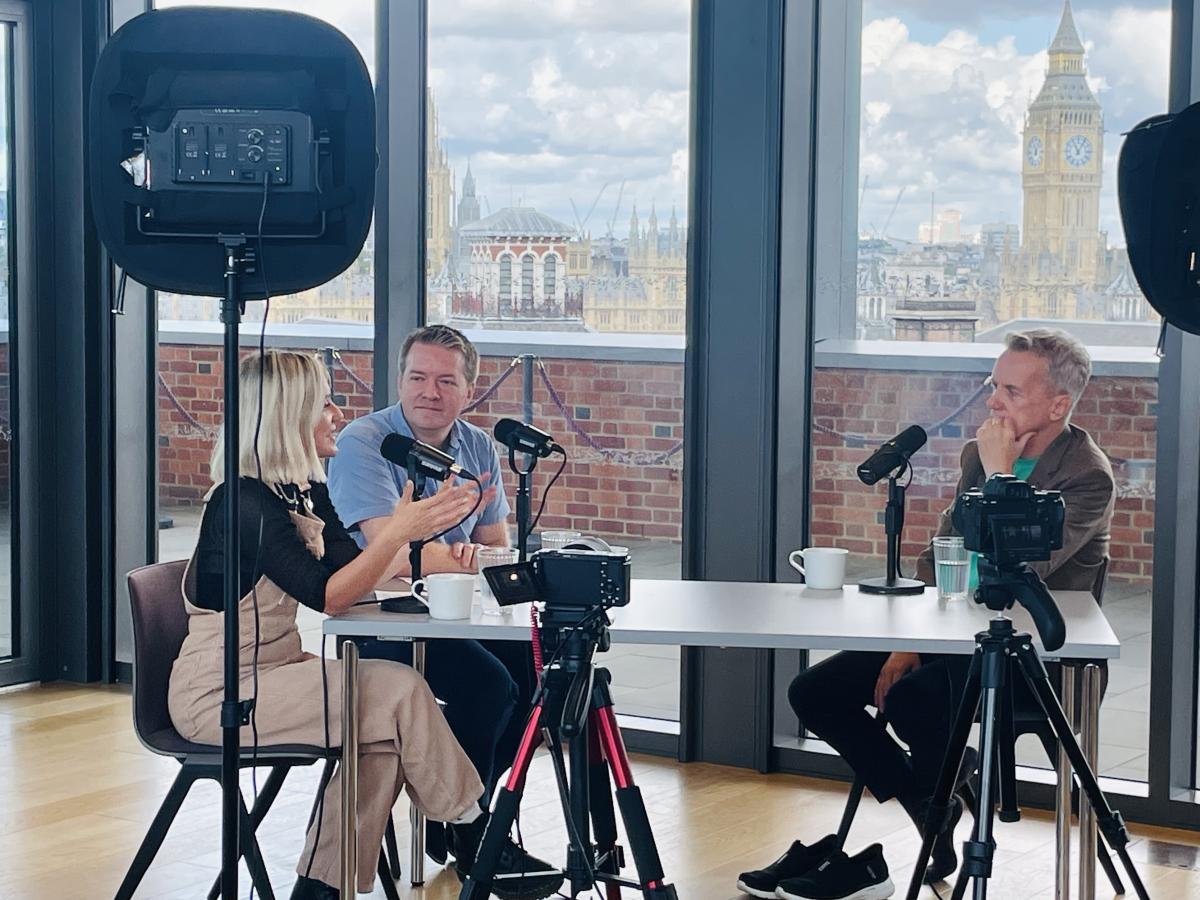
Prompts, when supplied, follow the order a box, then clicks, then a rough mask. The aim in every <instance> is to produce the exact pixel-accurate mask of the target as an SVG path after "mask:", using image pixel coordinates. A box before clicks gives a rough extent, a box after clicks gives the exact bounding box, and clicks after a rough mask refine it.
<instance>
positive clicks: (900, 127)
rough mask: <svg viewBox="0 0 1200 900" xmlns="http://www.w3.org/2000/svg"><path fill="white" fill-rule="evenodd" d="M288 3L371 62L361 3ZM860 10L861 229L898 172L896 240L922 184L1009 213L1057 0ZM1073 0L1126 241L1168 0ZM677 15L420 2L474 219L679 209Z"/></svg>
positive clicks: (682, 197) (595, 219)
mask: <svg viewBox="0 0 1200 900" xmlns="http://www.w3.org/2000/svg"><path fill="white" fill-rule="evenodd" d="M187 2H189V3H192V4H194V3H195V2H196V0H187ZM225 2H226V3H227V4H228V3H230V0H225ZM159 5H160V6H167V5H183V3H182V0H180V2H175V0H171V2H170V3H168V2H160V4H159ZM237 5H240V6H271V5H278V0H239V2H238V3H237ZM287 7H288V8H290V9H294V10H297V11H300V12H307V13H310V14H313V15H317V16H320V17H321V18H324V19H326V20H327V21H330V22H331V23H332V24H334V25H336V26H337V27H339V28H341V29H342V30H343V31H344V32H345V33H346V34H347V35H349V36H350V37H351V39H352V40H354V42H355V43H356V45H358V46H359V48H360V50H362V51H363V54H364V57H365V58H366V59H367V61H368V63H369V64H372V67H373V55H374V47H373V28H374V24H373V9H374V0H288V3H287ZM863 7H864V8H863V43H862V88H861V100H862V103H861V121H860V125H861V129H860V131H861V139H860V147H859V151H860V173H859V176H858V178H857V179H856V182H857V184H856V187H858V186H860V185H861V181H862V177H863V176H864V175H867V176H869V177H870V182H869V185H868V189H867V191H866V192H865V194H864V195H863V202H862V216H861V221H860V231H865V232H870V231H879V230H882V228H883V225H884V223H885V222H886V221H887V219H888V216H889V214H890V213H891V210H892V207H893V205H895V201H896V198H897V195H898V193H899V191H900V188H901V187H903V188H904V189H905V195H904V197H903V199H902V200H901V203H900V204H899V206H898V207H897V208H896V212H895V215H894V216H893V217H892V221H891V224H890V225H889V226H888V233H889V234H890V235H892V236H894V237H905V238H913V239H915V238H916V235H917V229H918V227H919V225H920V223H921V222H922V221H927V220H928V217H929V204H930V193H931V192H932V193H933V194H934V197H935V203H936V206H937V207H938V208H939V209H941V208H947V207H953V208H956V209H958V210H959V211H960V212H961V213H962V221H963V226H964V229H971V228H972V227H978V225H979V224H980V223H983V222H996V221H999V222H1014V223H1019V222H1020V218H1021V190H1020V152H1021V147H1020V128H1021V122H1022V116H1023V114H1024V110H1025V108H1026V106H1027V105H1028V103H1029V102H1030V100H1031V99H1032V98H1033V97H1034V96H1035V95H1036V93H1037V91H1038V88H1039V87H1040V85H1041V82H1042V76H1043V74H1044V72H1045V67H1046V53H1045V48H1046V46H1047V45H1048V44H1049V42H1050V39H1051V38H1052V36H1053V34H1054V31H1055V28H1056V27H1057V24H1058V19H1059V15H1060V13H1061V4H1060V3H1059V0H986V2H982V0H980V2H974V3H969V2H968V3H964V2H962V0H865V2H864V4H863ZM1073 8H1074V12H1075V20H1076V23H1077V25H1078V27H1079V31H1080V34H1081V37H1082V38H1083V40H1084V43H1085V46H1086V47H1087V50H1088V56H1087V67H1088V73H1089V80H1090V82H1091V85H1092V89H1093V91H1094V92H1095V93H1096V95H1097V98H1098V99H1099V101H1100V103H1101V105H1102V107H1103V110H1104V115H1105V130H1106V134H1105V141H1104V143H1105V147H1104V190H1103V193H1102V201H1101V227H1102V228H1105V229H1107V230H1108V232H1109V240H1110V242H1111V243H1113V244H1114V245H1121V244H1123V243H1124V239H1123V237H1122V236H1121V230H1120V222H1119V217H1118V214H1117V208H1116V188H1115V172H1116V158H1117V153H1118V151H1119V148H1120V132H1122V131H1124V130H1127V129H1128V128H1129V127H1131V126H1132V125H1134V124H1136V123H1137V122H1138V121H1140V120H1142V119H1143V118H1146V117H1147V116H1150V115H1153V114H1156V113H1159V112H1162V111H1164V110H1165V108H1166V100H1167V75H1168V71H1167V67H1168V58H1169V40H1170V37H1169V35H1170V15H1169V11H1168V9H1169V0H1125V2H1116V0H1074V3H1073ZM690 25H691V13H690V3H689V2H688V0H639V2H638V3H637V4H636V5H630V4H625V3H612V2H610V0H526V2H523V3H521V4H513V3H511V2H509V0H436V2H430V3H429V31H430V33H429V84H430V87H431V89H432V90H433V93H434V98H435V102H436V104H437V108H438V117H439V126H440V132H441V133H440V136H441V139H442V142H443V145H444V146H445V148H446V150H447V152H448V153H449V156H450V162H451V166H452V167H453V169H454V174H455V187H456V189H457V188H458V187H459V186H460V185H461V180H462V176H463V174H464V173H465V171H466V166H467V162H468V160H469V161H470V165H471V170H472V173H473V174H474V175H475V178H476V182H477V185H478V191H479V193H480V194H481V195H482V198H483V213H484V214H485V215H486V214H487V212H488V211H489V210H491V211H493V212H494V211H496V210H498V209H500V208H502V207H504V206H509V205H526V206H535V207H537V208H538V209H540V210H542V211H543V212H545V213H547V214H549V215H551V216H554V217H555V218H557V219H560V220H561V221H563V222H565V223H567V224H569V225H575V224H576V223H577V221H582V222H583V224H584V227H585V228H587V229H588V230H589V231H591V232H592V234H593V235H599V234H603V233H604V232H605V231H606V230H607V228H608V223H609V221H614V222H615V225H614V228H613V232H614V234H615V235H616V236H617V237H624V236H625V234H626V232H627V230H628V223H629V215H630V212H631V210H632V206H633V204H634V203H636V204H637V209H638V213H639V216H640V217H641V219H642V221H643V223H644V221H645V219H646V217H647V215H648V214H649V211H650V207H651V204H654V206H655V207H656V210H657V212H658V215H659V219H660V222H661V223H662V224H663V225H665V224H666V220H667V218H668V216H669V215H670V211H671V207H672V206H674V207H675V208H676V211H677V214H678V216H679V218H680V219H681V220H685V219H686V202H687V183H688V172H687V169H688V118H689V74H690V73H689V60H690V40H691V35H690ZM622 182H623V183H624V188H623V189H622V188H621V185H622ZM618 199H619V201H620V202H619V205H618ZM572 200H573V201H574V203H575V207H576V208H577V209H578V219H577V217H576V213H575V211H574V210H573V209H572V204H571V201H572ZM593 204H595V207H594V209H592V207H593ZM589 210H591V213H590V215H589Z"/></svg>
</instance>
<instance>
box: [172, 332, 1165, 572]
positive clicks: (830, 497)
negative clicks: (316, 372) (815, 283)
mask: <svg viewBox="0 0 1200 900" xmlns="http://www.w3.org/2000/svg"><path fill="white" fill-rule="evenodd" d="M159 352H160V373H161V375H162V376H163V379H164V381H165V382H166V383H167V385H168V386H169V387H170V389H171V391H172V392H173V393H174V394H175V396H176V397H177V398H178V400H179V402H180V404H181V405H182V406H183V407H184V408H185V409H186V410H187V412H188V414H189V415H190V416H191V417H193V418H194V419H195V420H197V422H198V423H200V425H202V426H203V427H204V429H206V430H207V431H208V432H209V433H203V432H198V431H197V430H196V429H195V428H194V427H193V426H192V425H190V424H189V422H188V420H187V418H186V417H185V416H184V415H183V414H181V413H180V412H179V411H178V410H177V409H176V408H175V407H174V405H173V404H172V403H171V401H170V400H169V399H168V397H167V396H166V394H165V392H163V391H161V390H160V392H159V411H160V414H161V418H160V421H161V426H160V437H159V445H160V454H159V459H160V492H161V493H160V496H161V502H162V504H163V505H164V506H170V505H179V504H192V503H196V502H198V501H199V500H200V499H201V497H202V496H203V494H204V492H205V491H206V490H207V489H208V486H209V481H208V474H207V473H208V457H209V452H210V448H211V440H212V437H211V434H215V430H216V427H217V425H218V423H219V415H220V408H221V372H220V348H219V347H215V346H197V345H186V344H163V345H161V346H160V348H159ZM342 360H343V361H344V362H345V363H346V364H347V366H348V367H349V368H351V369H352V370H353V371H354V372H355V373H356V374H357V376H358V377H359V378H360V379H361V380H362V381H364V382H368V383H369V382H370V380H371V378H372V377H373V373H372V370H371V366H372V354H371V353H370V352H369V351H343V352H342ZM510 362H511V357H503V358H501V357H494V356H493V357H484V358H483V359H482V360H481V366H480V376H479V390H478V393H479V394H480V395H482V394H483V393H484V392H486V391H487V389H488V388H489V387H490V386H491V385H493V384H494V383H495V382H496V380H497V379H498V378H500V377H501V376H502V375H503V374H504V372H505V371H507V370H508V368H509V365H510ZM544 363H545V366H546V374H547V375H548V377H549V379H550V382H551V383H552V384H553V385H554V388H555V390H556V391H557V393H558V395H559V397H560V398H561V399H562V401H563V402H564V404H565V405H566V406H567V407H568V408H569V410H570V411H571V413H572V415H573V416H574V417H575V418H576V420H577V421H578V423H579V425H580V426H581V427H582V428H583V429H584V430H585V431H586V432H587V433H588V435H590V436H591V438H592V441H593V442H594V443H595V444H597V445H599V446H600V447H602V448H605V449H608V450H612V451H617V452H622V453H624V454H626V455H627V456H628V457H633V458H634V460H635V461H636V462H638V463H639V464H637V465H627V464H625V463H622V462H615V461H611V460H606V459H605V458H604V457H603V456H602V455H601V454H600V453H599V452H597V451H596V450H595V449H593V448H592V447H590V446H588V444H587V442H585V441H584V440H583V439H582V438H580V437H579V436H578V435H577V434H575V432H574V431H572V429H571V428H570V427H569V425H568V423H567V422H566V420H565V419H564V417H563V416H562V414H561V413H560V412H559V409H558V407H557V406H556V405H555V403H554V402H553V400H552V398H551V396H550V394H549V392H548V391H547V390H546V388H545V386H544V384H543V383H542V381H541V379H540V378H537V377H536V376H535V383H534V393H533V401H534V421H535V422H536V423H537V424H538V425H539V427H542V428H544V429H545V430H547V431H549V432H551V433H552V434H554V435H556V437H558V438H559V440H560V442H561V443H562V444H563V445H564V446H565V447H566V449H567V451H568V453H569V454H570V459H571V462H569V463H568V464H567V467H566V469H565V470H564V472H563V475H562V477H561V479H560V480H559V482H558V484H557V485H556V486H555V488H554V490H553V491H552V492H551V494H550V498H549V501H548V503H547V506H546V511H545V514H544V515H543V517H542V520H541V523H540V525H539V529H545V528H573V529H576V530H579V531H583V532H587V533H592V534H600V535H603V536H605V537H608V538H610V539H613V540H616V541H618V542H619V541H620V540H622V539H654V540H668V541H676V542H677V541H679V540H680V539H681V522H682V493H681V490H682V486H681V481H680V466H681V463H682V454H681V453H679V452H676V453H675V454H673V455H672V456H670V457H669V459H667V460H658V459H648V458H649V457H654V456H659V455H661V454H665V453H667V452H668V451H670V450H671V449H673V448H674V447H675V446H676V445H677V444H678V443H679V442H680V441H681V440H682V437H683V366H682V365H680V364H678V363H644V362H636V363H635V362H604V361H594V360H580V359H546V360H544ZM521 377H522V373H521V371H520V369H519V368H518V369H517V370H516V371H514V372H513V373H512V374H511V375H510V376H509V377H508V378H507V379H506V380H505V381H504V383H503V384H502V385H501V386H500V388H499V390H498V391H497V392H496V393H495V395H493V396H492V397H491V398H490V399H489V400H487V401H485V402H484V403H483V404H481V406H480V407H479V408H478V409H476V410H474V411H473V412H471V413H470V414H469V415H468V416H467V418H468V420H470V421H472V422H474V423H475V424H477V425H480V426H481V427H483V428H485V429H488V430H490V428H491V426H492V424H493V423H494V422H495V420H496V419H497V418H499V417H502V416H514V417H520V415H521V408H522V407H521V397H522V388H521ZM981 380H982V376H980V375H978V374H955V373H922V372H908V371H888V370H880V369H865V368H864V369H855V368H819V369H817V370H816V371H815V373H814V394H813V416H814V424H815V425H816V427H817V431H816V433H815V434H814V436H813V443H814V453H815V458H814V471H813V495H812V535H813V542H814V543H832V544H836V545H837V546H841V547H845V548H846V549H848V550H850V551H851V552H852V553H855V554H857V555H862V556H866V557H872V558H879V559H882V558H883V556H884V552H885V549H884V533H883V507H884V502H885V499H886V484H879V485H876V486H874V487H872V488H868V487H866V486H864V485H863V484H861V483H860V482H859V481H858V479H857V477H856V476H855V474H854V469H855V467H856V466H857V465H858V463H859V462H861V461H862V459H863V458H864V455H865V454H866V453H867V452H869V450H870V448H871V447H873V446H874V445H876V444H878V443H881V442H882V441H884V440H887V439H888V438H890V437H892V436H893V435H895V434H896V433H897V432H898V431H900V430H901V429H902V428H904V427H905V426H907V425H909V424H912V423H913V422H919V423H922V424H929V423H931V422H934V421H937V420H939V419H941V418H943V417H944V416H946V415H948V414H949V413H951V412H953V411H954V410H955V409H956V408H958V407H959V406H960V405H961V404H962V403H964V402H965V401H966V400H967V399H968V398H969V397H970V396H971V395H972V394H973V393H974V392H975V391H976V390H977V389H978V388H979V385H980V382H981ZM334 387H335V391H336V392H337V393H339V394H342V395H344V396H345V397H346V404H345V407H344V409H345V412H346V415H347V417H348V418H353V417H355V416H359V415H362V414H363V413H365V412H368V411H370V409H371V398H370V396H369V394H368V393H367V392H365V391H364V390H362V388H361V387H360V386H359V385H357V384H356V383H355V382H354V381H353V379H351V378H350V377H349V376H347V375H346V373H345V372H341V371H338V372H336V373H335V385H334ZM1156 403H1157V384H1156V382H1155V380H1154V379H1153V378H1149V377H1118V376H1103V377H1097V378H1095V379H1093V381H1092V383H1091V384H1090V385H1089V387H1088V389H1087V392H1086V393H1085V395H1084V397H1083V398H1082V400H1081V401H1080V403H1079V406H1078V408H1077V410H1076V413H1075V417H1074V421H1075V422H1076V423H1077V424H1079V425H1080V426H1082V427H1084V428H1086V429H1088V430H1089V431H1090V432H1091V433H1092V435H1093V436H1094V437H1095V438H1096V440H1097V441H1098V442H1099V444H1100V446H1101V447H1102V448H1104V449H1105V450H1106V451H1107V452H1108V453H1109V455H1110V456H1112V457H1113V458H1114V459H1115V460H1118V463H1117V465H1116V466H1115V467H1114V468H1115V472H1116V476H1117V485H1118V500H1117V511H1116V515H1115V517H1114V521H1113V529H1112V533H1113V546H1112V557H1113V560H1112V564H1111V569H1110V571H1111V572H1112V573H1113V574H1117V575H1120V576H1122V577H1124V578H1127V579H1132V580H1139V581H1141V580H1148V579H1149V578H1150V577H1151V574H1152V571H1153V568H1152V562H1151V558H1152V549H1153V529H1154V484H1153V460H1154V454H1155V437H1156V432H1157V420H1156ZM984 418H985V408H984V405H983V398H982V397H980V398H978V399H977V401H976V402H975V403H974V404H972V406H971V407H970V408H969V409H967V410H966V411H965V412H964V413H963V414H962V415H960V416H959V417H958V418H957V420H956V421H955V422H954V424H953V425H951V426H949V427H948V428H947V429H946V430H945V432H944V434H943V435H942V436H938V437H933V438H931V439H930V442H929V444H928V445H927V446H926V448H925V449H923V450H922V451H921V452H920V453H919V454H918V455H917V456H916V457H915V458H914V461H915V463H916V470H917V471H916V476H915V478H914V483H913V485H912V486H911V487H910V489H909V492H908V513H907V521H906V528H905V535H904V536H905V546H904V555H905V557H904V558H905V559H906V560H909V561H911V559H912V558H913V556H914V555H915V554H916V553H917V552H919V551H920V549H921V548H922V547H923V546H925V545H926V544H927V543H928V540H929V537H930V535H931V533H932V531H933V530H934V528H935V527H936V525H937V518H938V513H939V511H940V510H942V509H944V508H945V507H946V506H948V505H949V504H950V502H951V500H952V499H953V494H954V487H955V482H956V478H957V473H958V457H959V452H960V450H961V447H962V442H963V440H964V436H970V435H971V434H973V433H974V430H975V428H976V427H978V425H979V423H980V422H982V421H983V419H984ZM830 432H834V433H832V434H831V433H830ZM838 435H860V436H862V437H864V438H866V439H867V441H868V443H869V444H870V447H867V448H864V447H851V446H846V445H845V443H844V441H843V440H842V438H841V437H839V436H838ZM647 463H649V464H647ZM503 468H504V473H505V479H504V480H505V489H506V490H507V491H508V493H509V496H510V497H513V496H514V495H515V492H516V479H515V477H514V476H513V475H512V474H511V472H509V471H508V466H507V464H505V465H504V466H503ZM556 468H557V461H556V460H555V459H550V460H545V461H543V462H542V463H540V464H539V466H538V468H537V470H536V473H535V476H534V485H533V494H534V502H535V507H534V508H535V511H536V508H537V503H540V501H541V497H542V494H543V491H544V488H545V486H546V484H547V483H548V482H549V479H550V476H551V475H552V474H553V472H554V470H555V469H556ZM910 564H911V562H910Z"/></svg>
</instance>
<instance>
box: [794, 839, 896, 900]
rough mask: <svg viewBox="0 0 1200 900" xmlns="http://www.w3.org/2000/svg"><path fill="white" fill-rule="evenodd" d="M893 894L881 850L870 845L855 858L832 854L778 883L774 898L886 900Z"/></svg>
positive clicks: (875, 845)
mask: <svg viewBox="0 0 1200 900" xmlns="http://www.w3.org/2000/svg"><path fill="white" fill-rule="evenodd" d="M895 892H896V886H895V885H893V884H892V879H891V878H890V877H888V867H887V862H885V861H884V858H883V847H882V846H880V845H879V844H872V845H871V846H870V847H868V848H867V849H866V850H864V851H862V852H861V853H859V854H856V855H855V856H847V855H846V854H845V853H842V852H840V851H839V852H837V853H834V854H833V855H832V856H830V857H829V858H828V859H826V860H825V861H824V862H821V863H819V864H818V865H817V867H816V868H815V869H813V870H812V871H811V872H809V873H808V874H807V875H801V876H800V877H799V878H789V879H787V880H785V881H783V882H781V883H780V885H779V887H778V888H776V889H775V896H776V897H779V898H780V900H886V898H888V897H890V896H892V894H894V893H895Z"/></svg>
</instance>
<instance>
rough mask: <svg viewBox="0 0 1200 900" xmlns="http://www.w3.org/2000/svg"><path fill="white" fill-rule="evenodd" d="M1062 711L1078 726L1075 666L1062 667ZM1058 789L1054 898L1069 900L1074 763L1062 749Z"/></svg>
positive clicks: (1059, 755) (1055, 824)
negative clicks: (1072, 763)
mask: <svg viewBox="0 0 1200 900" xmlns="http://www.w3.org/2000/svg"><path fill="white" fill-rule="evenodd" d="M1061 697H1062V708H1063V713H1064V714H1065V715H1066V717H1067V722H1069V723H1070V724H1071V727H1072V728H1074V727H1075V666H1074V665H1073V664H1070V663H1064V664H1063V667H1062V691H1061ZM1057 769H1058V787H1057V790H1056V791H1055V794H1054V834H1055V838H1056V840H1055V843H1054V862H1055V872H1054V897H1055V900H1069V898H1070V896H1071V780H1072V779H1071V760H1070V759H1069V758H1068V756H1067V752H1066V751H1065V750H1064V749H1063V748H1062V746H1061V745H1060V746H1059V749H1058V766H1057Z"/></svg>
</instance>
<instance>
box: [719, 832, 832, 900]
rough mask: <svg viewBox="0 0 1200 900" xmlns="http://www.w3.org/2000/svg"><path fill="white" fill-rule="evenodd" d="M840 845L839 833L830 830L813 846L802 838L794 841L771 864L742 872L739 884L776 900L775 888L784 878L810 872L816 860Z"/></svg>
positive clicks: (739, 886)
mask: <svg viewBox="0 0 1200 900" xmlns="http://www.w3.org/2000/svg"><path fill="white" fill-rule="evenodd" d="M836 849H837V835H836V834H827V835H825V837H823V838H821V839H820V840H819V841H817V842H816V843H815V844H813V845H812V846H811V847H806V846H804V845H803V844H802V843H800V842H799V841H794V842H793V843H792V846H791V847H790V848H788V851H787V853H785V854H783V856H781V857H779V859H777V860H775V862H773V863H771V864H770V865H769V866H766V867H764V868H762V869H755V870H754V871H753V872H743V873H742V874H741V875H739V876H738V880H737V887H738V890H739V891H744V892H745V893H747V894H749V895H750V896H751V897H763V898H766V900H774V898H775V889H776V888H777V887H779V882H781V881H783V880H784V879H785V878H799V877H800V876H801V875H807V874H808V873H809V872H810V871H811V870H812V869H814V868H816V866H817V864H818V863H820V862H822V861H823V860H824V859H825V858H826V857H827V856H829V854H831V853H833V852H834V851H835V850H836Z"/></svg>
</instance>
